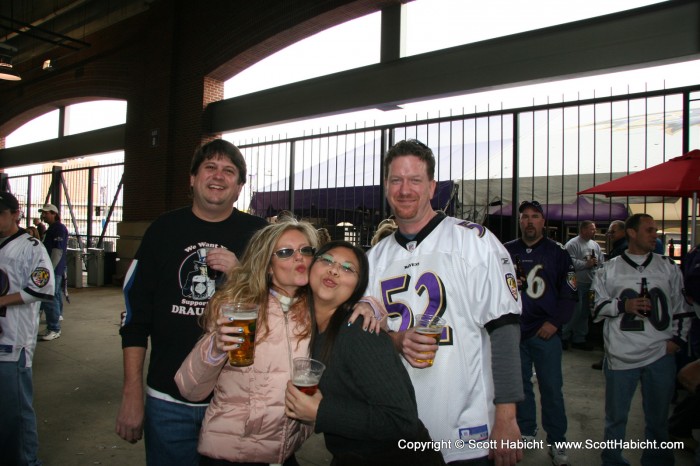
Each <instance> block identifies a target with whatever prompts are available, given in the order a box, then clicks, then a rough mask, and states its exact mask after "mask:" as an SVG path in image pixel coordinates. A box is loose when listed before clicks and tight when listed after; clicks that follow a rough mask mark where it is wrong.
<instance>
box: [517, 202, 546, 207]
mask: <svg viewBox="0 0 700 466" xmlns="http://www.w3.org/2000/svg"><path fill="white" fill-rule="evenodd" d="M525 204H531V205H534V206H535V207H542V205H541V204H540V203H539V202H537V201H523V202H521V203H520V205H525Z"/></svg>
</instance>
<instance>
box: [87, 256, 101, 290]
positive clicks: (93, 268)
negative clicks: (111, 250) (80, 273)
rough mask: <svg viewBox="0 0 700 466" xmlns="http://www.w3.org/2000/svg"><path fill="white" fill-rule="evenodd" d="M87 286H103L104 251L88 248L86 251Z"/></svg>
mask: <svg viewBox="0 0 700 466" xmlns="http://www.w3.org/2000/svg"><path fill="white" fill-rule="evenodd" d="M87 251H88V252H87V273H88V279H87V282H88V285H91V286H104V284H105V251H104V249H97V248H88V250H87Z"/></svg>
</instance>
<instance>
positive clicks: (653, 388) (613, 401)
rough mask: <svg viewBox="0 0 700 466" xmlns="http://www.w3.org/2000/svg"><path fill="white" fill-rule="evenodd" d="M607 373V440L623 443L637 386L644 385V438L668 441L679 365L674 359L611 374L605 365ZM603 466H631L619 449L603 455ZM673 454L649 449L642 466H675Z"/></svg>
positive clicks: (664, 359) (668, 357)
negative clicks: (670, 413) (669, 421)
mask: <svg viewBox="0 0 700 466" xmlns="http://www.w3.org/2000/svg"><path fill="white" fill-rule="evenodd" d="M603 371H604V373H605V434H604V438H605V440H624V438H625V430H626V428H627V416H628V414H629V410H630V403H631V402H632V397H633V396H634V392H635V390H636V389H637V383H638V382H639V381H641V383H642V408H643V410H644V438H645V439H646V440H656V442H657V443H659V442H666V441H668V410H669V406H670V405H671V398H673V392H674V390H675V386H676V364H675V360H674V358H673V356H672V355H668V354H667V355H666V356H664V357H662V358H661V359H659V360H658V361H654V362H653V363H651V364H649V365H647V366H644V367H639V368H637V369H627V370H617V371H616V370H611V369H608V367H607V364H603ZM600 456H601V458H602V460H603V465H604V466H607V465H628V464H630V463H629V462H628V461H627V460H626V459H625V458H623V456H622V450H621V449H620V448H610V449H605V450H603V452H602V453H601V455H600ZM673 461H674V460H673V450H670V449H664V450H661V449H652V448H647V449H645V450H644V452H643V453H642V465H643V466H647V465H659V466H670V465H673Z"/></svg>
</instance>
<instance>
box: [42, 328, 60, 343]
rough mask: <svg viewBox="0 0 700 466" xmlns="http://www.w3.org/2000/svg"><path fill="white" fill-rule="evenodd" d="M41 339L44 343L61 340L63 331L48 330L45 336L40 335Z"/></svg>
mask: <svg viewBox="0 0 700 466" xmlns="http://www.w3.org/2000/svg"><path fill="white" fill-rule="evenodd" d="M39 338H41V339H42V340H43V341H51V340H55V339H56V338H61V331H60V330H59V331H58V332H54V331H53V330H46V332H44V334H41V335H39Z"/></svg>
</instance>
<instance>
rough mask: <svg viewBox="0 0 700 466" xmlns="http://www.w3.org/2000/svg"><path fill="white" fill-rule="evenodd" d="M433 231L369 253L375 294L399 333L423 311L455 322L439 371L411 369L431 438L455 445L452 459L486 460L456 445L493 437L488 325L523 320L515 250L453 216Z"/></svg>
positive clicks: (479, 451) (390, 240) (448, 455)
mask: <svg viewBox="0 0 700 466" xmlns="http://www.w3.org/2000/svg"><path fill="white" fill-rule="evenodd" d="M427 231H429V229H428V230H427ZM425 232H426V229H424V230H423V232H421V234H419V235H418V236H417V237H416V240H417V241H410V242H408V243H407V244H405V245H404V246H402V245H400V244H399V243H398V242H397V238H396V237H395V236H394V235H392V236H389V237H387V238H385V239H384V240H382V241H381V242H380V243H379V244H377V245H376V246H375V247H373V248H372V249H371V250H370V251H369V253H368V257H369V262H370V280H369V284H370V285H369V294H371V295H372V296H375V297H381V299H382V301H383V303H384V305H385V306H386V309H387V311H388V312H389V316H388V320H389V327H390V328H391V329H392V330H394V331H399V330H405V329H407V328H410V327H412V326H413V324H414V316H415V315H418V314H423V313H432V314H436V315H439V316H441V317H443V318H444V319H445V320H446V321H447V325H448V327H449V328H447V329H446V330H445V331H444V332H443V335H442V341H441V343H440V349H439V350H438V352H437V354H436V357H435V362H434V365H433V366H432V367H427V368H424V369H416V368H413V367H412V366H410V365H409V364H408V363H407V362H406V361H405V360H404V365H405V366H406V368H407V370H408V373H409V375H410V376H411V380H412V381H413V386H414V388H415V391H416V399H417V402H418V414H419V417H420V419H421V420H422V421H423V423H424V424H425V425H426V427H427V428H428V430H429V431H430V435H431V437H432V438H433V439H434V440H445V441H448V440H450V441H451V442H452V448H450V449H448V450H442V453H443V456H444V457H445V461H446V462H449V461H456V460H462V459H470V458H478V457H482V456H485V455H487V454H488V448H474V447H472V448H469V447H468V446H467V447H465V448H461V449H460V448H459V447H455V441H457V440H461V441H464V442H465V443H466V444H467V445H469V441H472V445H476V442H482V441H484V440H487V439H488V438H489V436H490V434H491V427H492V426H493V421H494V413H495V407H494V404H493V398H494V393H493V391H494V387H493V378H492V374H491V347H490V340H489V335H488V332H487V331H486V329H485V328H484V325H486V324H487V323H489V322H491V321H493V320H495V319H497V318H499V317H501V316H503V315H505V314H516V315H517V314H520V303H519V300H518V298H519V294H518V290H517V283H516V280H515V273H514V270H513V265H512V264H511V261H510V255H509V254H508V252H507V251H506V250H505V248H504V247H503V245H502V244H501V243H500V242H499V241H498V239H497V238H496V237H495V236H494V235H493V234H492V233H491V232H489V231H488V230H487V229H486V228H484V227H482V226H481V225H478V224H475V223H470V222H467V221H464V220H460V219H455V218H452V217H445V218H444V219H443V220H442V221H441V222H440V223H439V224H438V225H437V226H436V227H435V228H434V229H433V230H432V231H430V232H429V233H428V234H427V236H425ZM422 236H425V237H422ZM517 377H520V374H517ZM479 445H480V446H481V445H482V444H479Z"/></svg>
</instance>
